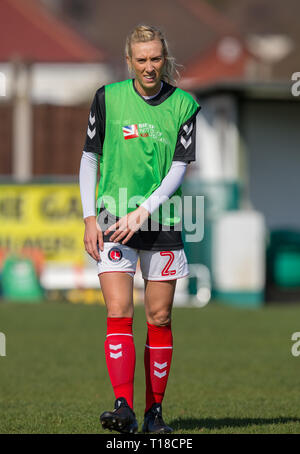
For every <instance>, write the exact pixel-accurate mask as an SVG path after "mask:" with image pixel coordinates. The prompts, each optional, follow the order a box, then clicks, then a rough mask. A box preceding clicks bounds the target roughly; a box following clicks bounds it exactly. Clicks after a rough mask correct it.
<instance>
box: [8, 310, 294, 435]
mask: <svg viewBox="0 0 300 454" xmlns="http://www.w3.org/2000/svg"><path fill="white" fill-rule="evenodd" d="M105 326H106V311H105V309H104V308H103V307H100V306H83V305H71V304H63V303H62V304H58V303H43V304H35V305H30V304H0V332H3V333H5V335H6V343H7V352H6V353H7V356H6V357H0V433H104V432H103V431H102V429H101V427H100V424H99V422H98V421H99V414H100V413H101V412H102V411H104V410H107V409H112V406H113V401H114V396H113V391H112V388H111V385H110V382H109V378H108V373H107V370H106V364H105V358H104V347H103V343H104V337H105ZM295 331H300V306H280V307H279V306H274V307H270V306H269V307H265V308H261V309H253V310H247V309H238V308H232V307H225V306H221V305H217V304H215V303H211V304H209V305H208V306H207V307H205V308H203V309H197V308H175V309H174V310H173V336H174V354H173V362H172V367H171V372H170V377H169V383H168V387H167V391H166V395H165V400H164V418H165V420H166V422H168V423H169V424H170V425H171V426H173V428H174V429H175V433H182V434H183V433H201V434H207V433H226V434H229V433H251V434H254V433H300V393H299V377H300V357H293V356H292V354H291V346H292V343H293V342H292V341H291V335H292V333H293V332H295ZM134 334H135V344H136V354H137V364H136V375H135V411H136V414H137V418H138V421H139V424H140V426H141V422H142V417H143V410H144V393H145V390H144V386H145V385H144V369H143V349H144V341H145V334H146V329H145V316H144V310H143V308H142V307H136V309H135V321H134Z"/></svg>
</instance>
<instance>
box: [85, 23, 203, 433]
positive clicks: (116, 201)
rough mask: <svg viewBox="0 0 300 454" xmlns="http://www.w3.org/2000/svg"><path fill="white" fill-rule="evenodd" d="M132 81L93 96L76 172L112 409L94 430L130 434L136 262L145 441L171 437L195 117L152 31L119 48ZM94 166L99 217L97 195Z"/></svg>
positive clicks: (139, 32)
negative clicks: (184, 191) (99, 297)
mask: <svg viewBox="0 0 300 454" xmlns="http://www.w3.org/2000/svg"><path fill="white" fill-rule="evenodd" d="M126 60H127V64H128V67H129V69H130V71H131V72H133V74H134V78H133V79H128V80H125V81H122V82H118V83H113V84H109V85H106V86H103V87H101V88H99V89H98V90H97V92H96V94H95V97H94V100H93V103H92V106H91V111H90V116H89V124H88V130H87V136H86V142H85V147H84V151H83V155H82V159H81V165H80V191H81V198H82V205H83V216H84V222H85V234H84V244H85V249H86V251H87V252H88V253H89V254H90V255H91V257H93V258H94V259H95V260H96V261H97V262H98V274H99V279H100V285H101V289H102V292H103V295H104V299H105V304H106V308H107V334H106V340H105V357H106V363H107V368H108V372H109V377H110V380H111V383H112V386H113V390H114V394H115V398H116V401H115V409H114V410H113V411H106V412H104V413H103V414H102V415H101V416H100V421H101V423H102V426H103V427H104V428H107V429H111V430H117V431H119V432H123V433H126V432H127V433H130V432H131V433H135V432H136V431H137V428H138V425H137V421H136V417H135V413H134V411H133V382H134V370H135V347H134V342H133V335H132V321H133V313H134V311H133V298H132V297H133V277H134V273H135V271H136V264H137V260H138V258H140V267H141V272H142V276H143V279H144V282H145V312H146V318H147V327H148V333H147V340H146V345H145V354H144V365H145V378H146V406H145V416H144V424H143V427H142V431H143V432H155V433H169V432H171V431H172V429H171V427H169V426H168V425H167V424H165V422H164V420H163V418H162V406H161V404H162V401H163V397H164V394H165V389H166V385H167V380H168V376H169V371H170V366H171V359H172V351H173V338H172V330H171V310H172V303H173V297H174V292H175V286H176V280H177V279H179V278H182V277H184V276H187V275H188V264H187V260H186V256H185V253H184V250H183V243H182V238H181V213H180V206H181V205H180V202H181V198H180V195H181V189H180V186H181V183H182V180H183V177H184V174H185V171H186V166H187V163H189V162H190V161H193V160H195V121H196V115H197V113H198V111H199V109H200V107H199V106H198V104H197V103H196V101H195V100H194V99H193V98H192V96H190V95H189V94H188V93H186V92H184V91H183V90H180V89H179V88H177V87H176V86H175V84H174V77H175V76H176V75H177V71H176V68H175V62H174V58H173V57H171V56H170V54H169V51H168V46H167V42H166V39H165V38H164V36H163V34H162V32H161V31H160V30H158V29H157V28H155V27H149V26H145V25H141V26H138V27H136V28H135V29H134V30H133V31H132V32H131V33H130V35H129V36H128V38H127V41H126ZM98 164H100V181H99V189H98V200H97V213H96V200H95V187H96V182H97V168H98Z"/></svg>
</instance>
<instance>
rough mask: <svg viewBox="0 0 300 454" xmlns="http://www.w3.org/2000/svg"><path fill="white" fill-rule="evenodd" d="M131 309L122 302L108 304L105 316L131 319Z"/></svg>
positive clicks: (129, 305)
mask: <svg viewBox="0 0 300 454" xmlns="http://www.w3.org/2000/svg"><path fill="white" fill-rule="evenodd" d="M132 315H133V309H132V307H131V304H128V305H124V302H122V304H121V303H118V302H114V303H110V304H108V305H107V316H108V317H132Z"/></svg>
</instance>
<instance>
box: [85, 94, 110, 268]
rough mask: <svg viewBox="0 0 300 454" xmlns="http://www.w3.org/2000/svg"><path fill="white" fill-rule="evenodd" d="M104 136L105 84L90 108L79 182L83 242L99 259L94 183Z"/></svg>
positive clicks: (87, 249)
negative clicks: (83, 224)
mask: <svg viewBox="0 0 300 454" xmlns="http://www.w3.org/2000/svg"><path fill="white" fill-rule="evenodd" d="M104 136H105V88H104V86H103V87H101V88H100V89H99V90H97V92H96V94H95V96H94V99H93V103H92V106H91V109H90V114H89V120H88V129H87V134H86V140H85V145H84V151H83V154H82V157H81V162H80V172H79V186H80V195H81V201H82V208H83V218H84V223H85V232H84V240H83V241H84V245H85V249H86V251H87V252H88V254H89V255H90V256H91V257H93V258H94V259H95V260H97V261H98V260H100V255H99V252H98V248H97V243H98V245H99V248H100V250H101V251H103V233H102V231H101V229H100V227H99V225H98V224H97V216H96V185H97V171H98V163H99V156H100V155H101V154H102V149H103V142H104Z"/></svg>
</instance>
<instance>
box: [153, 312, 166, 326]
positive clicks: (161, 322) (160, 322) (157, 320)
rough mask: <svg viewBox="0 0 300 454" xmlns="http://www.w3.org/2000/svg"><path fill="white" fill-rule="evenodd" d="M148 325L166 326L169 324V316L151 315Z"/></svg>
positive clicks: (164, 313)
mask: <svg viewBox="0 0 300 454" xmlns="http://www.w3.org/2000/svg"><path fill="white" fill-rule="evenodd" d="M149 323H151V325H156V326H167V325H169V324H170V323H171V314H170V313H169V312H157V313H155V314H151V315H150V320H149Z"/></svg>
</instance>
